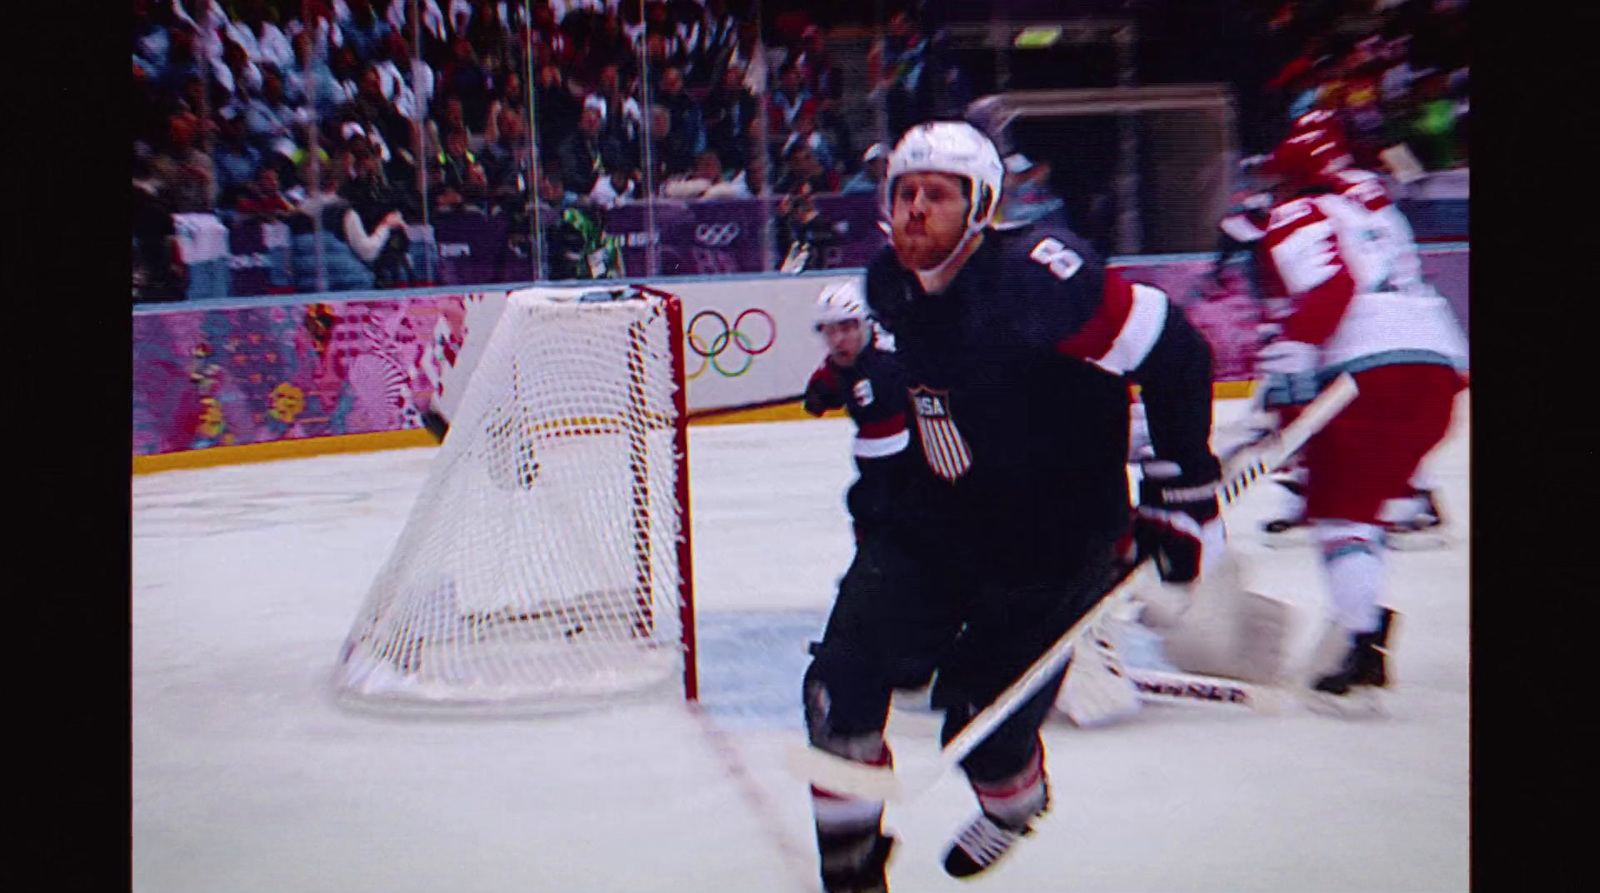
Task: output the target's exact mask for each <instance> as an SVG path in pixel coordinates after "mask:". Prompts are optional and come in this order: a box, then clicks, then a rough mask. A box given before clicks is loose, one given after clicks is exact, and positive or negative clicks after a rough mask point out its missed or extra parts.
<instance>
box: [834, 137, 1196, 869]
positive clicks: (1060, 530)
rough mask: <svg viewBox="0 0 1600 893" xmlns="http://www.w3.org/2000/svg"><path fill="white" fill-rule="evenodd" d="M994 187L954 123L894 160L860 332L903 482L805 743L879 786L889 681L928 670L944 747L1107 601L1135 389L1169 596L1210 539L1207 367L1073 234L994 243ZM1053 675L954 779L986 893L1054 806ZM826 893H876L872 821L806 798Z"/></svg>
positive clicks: (860, 556) (948, 864)
mask: <svg viewBox="0 0 1600 893" xmlns="http://www.w3.org/2000/svg"><path fill="white" fill-rule="evenodd" d="M1002 177H1003V169H1002V166H1001V162H1000V157H999V155H998V153H997V152H996V151H995V147H994V145H993V143H991V142H990V140H989V139H988V138H987V137H986V136H984V135H983V133H981V132H980V131H978V130H977V129H976V128H974V127H972V126H970V125H968V124H965V123H961V122H934V123H929V124H923V125H919V126H917V127H914V128H912V129H911V130H909V131H907V133H906V134H905V136H904V137H902V139H901V140H900V143H899V144H898V145H897V146H896V147H895V149H894V151H893V152H892V153H891V155H890V160H889V167H888V173H887V176H886V191H885V193H884V208H883V210H884V213H885V216H886V217H887V218H888V220H889V221H890V224H891V231H890V245H889V247H887V248H886V249H885V250H884V251H883V253H882V254H880V255H879V256H878V257H877V258H876V259H875V260H874V261H873V262H872V263H871V264H870V265H869V267H868V270H867V278H866V282H867V294H866V297H867V304H868V309H869V311H870V312H871V314H872V315H873V317H874V318H875V319H876V320H877V322H878V323H879V324H880V325H882V326H883V327H884V328H885V329H887V330H888V332H889V333H890V334H891V335H892V336H893V337H894V340H895V357H896V359H897V360H898V361H899V364H900V366H901V368H902V369H903V370H904V374H905V376H906V389H907V394H908V397H909V400H910V412H909V420H910V422H911V424H910V426H909V429H908V430H909V431H910V445H909V446H908V451H909V452H910V454H911V456H912V458H913V460H914V461H911V462H909V463H908V465H907V479H906V481H905V484H904V487H903V488H902V489H901V490H900V492H899V493H898V494H897V496H896V498H895V500H894V502H893V505H892V506H891V510H890V511H889V513H888V514H887V516H886V517H885V518H884V520H883V529H882V532H881V535H876V536H871V537H867V538H865V539H864V540H863V541H862V542H861V543H860V544H859V546H858V549H857V554H856V557H855V560H854V562H853V563H852V565H851V567H850V568H849V570H848V571H847V572H846V574H845V577H844V579H843V580H842V581H841V582H840V588H839V594H838V598H837V600H836V602H835V604H834V608H833V611H832V613H831V615H830V617H829V620H828V626H827V629H826V632H825V634H824V637H823V641H822V642H821V644H820V646H819V647H818V648H816V649H815V652H814V657H813V660H812V663H811V665H810V667H809V668H808V669H807V671H806V675H805V680H804V704H805V712H806V719H807V728H808V733H809V735H810V738H811V743H812V744H813V745H814V746H816V747H819V748H822V749H825V750H828V751H830V752H832V753H834V754H837V755H840V756H843V757H846V758H848V759H853V760H856V761H859V762H863V763H868V764H874V765H886V764H887V763H888V762H889V761H890V753H889V750H888V747H887V745H886V743H885V741H884V737H883V730H884V726H885V724H886V722H887V717H888V711H889V704H890V697H891V692H892V690H893V689H894V687H895V685H896V683H897V681H898V680H901V679H904V678H906V677H907V676H908V675H914V674H916V673H917V672H921V671H924V670H926V669H927V668H928V667H929V666H936V668H937V671H938V678H937V681H936V682H935V685H934V692H933V702H934V706H935V707H936V708H937V709H940V710H942V711H943V712H944V715H945V719H944V726H943V729H942V733H941V734H942V737H943V740H945V741H949V740H950V739H951V738H952V737H954V736H955V735H956V734H957V733H958V732H959V731H960V729H961V728H962V727H963V726H964V725H965V723H966V722H967V721H968V720H969V719H970V718H971V717H972V716H973V715H975V714H976V713H977V712H978V711H979V710H981V709H982V708H983V707H984V706H986V705H987V704H989V703H990V702H991V701H992V700H993V699H994V698H995V697H996V696H997V695H998V694H999V693H1000V692H1001V691H1002V690H1004V689H1005V688H1006V686H1008V685H1009V684H1011V683H1012V682H1013V681H1014V680H1015V679H1017V677H1018V676H1020V675H1021V673H1022V672H1023V671H1024V670H1025V669H1026V668H1027V667H1028V666H1029V664H1031V663H1032V662H1033V661H1035V660H1036V659H1037V658H1038V657H1039V656H1040V655H1041V654H1043V653H1044V651H1045V650H1046V649H1048V648H1049V646H1050V645H1051V644H1052V643H1053V642H1054V641H1055V640H1056V639H1057V638H1059V637H1060V636H1061V635H1062V634H1063V633H1065V631H1066V630H1067V629H1069V628H1070V627H1071V626H1072V624H1073V623H1075V622H1076V621H1077V620H1078V619H1079V618H1080V617H1082V616H1083V615H1084V614H1085V613H1086V612H1087V611H1088V610H1089V609H1090V608H1091V607H1092V606H1093V605H1094V604H1095V603H1096V602H1097V601H1098V600H1099V599H1100V598H1101V597H1102V596H1103V595H1104V594H1105V593H1106V592H1107V591H1108V590H1109V588H1110V587H1111V586H1112V585H1113V584H1114V581H1115V580H1116V579H1117V577H1118V574H1119V570H1120V568H1119V566H1118V562H1119V560H1120V558H1121V556H1122V554H1123V553H1122V552H1121V550H1120V548H1119V546H1120V544H1121V543H1122V542H1123V540H1124V537H1125V534H1126V533H1127V532H1128V530H1129V528H1130V520H1132V517H1133V513H1131V512H1130V509H1129V505H1128V501H1129V500H1128V495H1129V494H1128V482H1127V476H1126V461H1127V456H1128V427H1129V419H1128V384H1129V381H1130V380H1132V381H1134V382H1137V383H1139V384H1140V385H1141V386H1142V393H1143V399H1144V402H1145V405H1146V409H1147V413H1148V422H1149V427H1150V433H1151V439H1152V443H1153V446H1154V449H1155V453H1156V459H1157V460H1158V461H1157V462H1154V463H1151V464H1149V465H1148V466H1147V469H1146V471H1147V473H1146V477H1145V479H1144V481H1143V484H1142V487H1141V490H1142V492H1141V506H1140V508H1139V510H1138V513H1137V517H1138V520H1139V523H1137V524H1135V525H1133V529H1134V530H1135V532H1136V533H1137V534H1138V536H1137V540H1138V541H1139V542H1140V544H1141V548H1142V549H1144V550H1145V551H1146V552H1147V553H1153V554H1154V556H1155V558H1156V564H1157V567H1158V569H1159V570H1160V572H1161V574H1162V576H1163V577H1164V578H1165V579H1166V580H1168V581H1169V582H1175V583H1183V582H1186V581H1192V580H1194V579H1195V577H1196V576H1197V575H1198V574H1199V572H1200V570H1201V568H1202V567H1203V566H1205V562H1206V556H1207V554H1216V552H1218V551H1219V550H1220V547H1221V541H1222V539H1223V534H1222V529H1221V520H1220V518H1219V516H1218V503H1217V498H1216V495H1215V493H1216V490H1215V488H1216V485H1217V483H1218V477H1219V473H1220V469H1219V464H1218V462H1217V459H1216V457H1215V456H1214V455H1213V454H1212V453H1211V449H1210V446H1209V438H1210V433H1211V419H1212V408H1211V353H1210V350H1209V348H1208V346H1207V345H1206V343H1205V341H1204V340H1203V339H1202V338H1201V336H1200V335H1199V333H1198V332H1196V331H1195V329H1194V328H1193V327H1192V326H1191V325H1190V324H1189V322H1188V320H1187V319H1186V318H1185V317H1184V315H1183V313H1182V312H1181V311H1180V310H1178V308H1177V307H1176V306H1175V305H1172V304H1170V303H1169V302H1168V299H1167V296H1166V294H1164V293H1163V292H1161V291H1160V290H1158V289H1155V288H1151V287H1148V286H1144V285H1133V284H1129V283H1126V282H1123V281H1121V280H1120V279H1118V278H1116V277H1115V276H1114V275H1113V274H1110V273H1108V272H1107V271H1106V269H1105V267H1104V264H1103V262H1102V260H1101V259H1100V258H1099V257H1097V256H1096V255H1095V253H1094V252H1093V250H1092V249H1091V248H1090V247H1089V245H1088V244H1087V243H1086V242H1085V241H1084V240H1083V239H1081V238H1080V237H1078V236H1077V235H1076V234H1074V233H1073V232H1071V231H1070V230H1068V229H1065V228H1062V227H1059V226H1051V225H1033V226H1026V227H1021V228H1018V229H1015V230H1010V231H1006V232H1000V231H996V230H993V229H991V228H990V224H991V223H992V220H993V215H994V211H995V207H996V204H997V203H998V201H999V198H1000V190H1001V181H1002ZM1060 684H1061V676H1060V675H1058V676H1057V677H1056V679H1055V680H1054V681H1053V682H1052V683H1051V684H1049V685H1046V686H1045V687H1044V688H1043V689H1042V690H1041V691H1039V692H1038V693H1037V694H1036V695H1035V696H1034V697H1033V698H1031V699H1030V700H1029V701H1028V702H1027V703H1026V704H1025V705H1024V706H1023V707H1022V708H1020V709H1019V710H1018V711H1017V712H1016V713H1014V714H1013V715H1012V716H1011V717H1010V718H1009V719H1008V720H1007V721H1006V722H1004V723H1002V724H1001V725H1000V726H998V727H997V728H996V729H995V731H994V732H993V733H991V734H990V735H989V737H988V738H987V739H985V741H984V742H983V743H982V744H980V745H979V746H978V747H977V748H976V749H975V750H973V752H972V753H971V754H970V755H969V756H968V757H967V758H966V759H965V760H964V761H963V762H962V768H963V770H964V771H965V773H966V775H967V778H968V780H969V783H970V784H971V787H972V789H973V792H974V793H975V794H976V797H977V802H978V806H979V809H980V811H979V814H978V815H977V816H976V817H975V818H974V819H973V821H972V822H971V823H970V824H969V825H968V826H967V827H966V828H965V829H964V830H963V831H961V832H960V834H959V835H958V836H957V838H956V840H955V841H954V842H953V843H952V844H951V846H950V847H949V849H948V850H947V852H946V856H945V861H944V867H945V870H946V871H947V872H948V873H950V874H952V875H954V876H957V877H970V876H973V875H976V874H978V873H979V872H982V871H984V870H985V869H987V868H988V867H990V866H991V865H993V864H994V863H995V861H996V860H998V859H999V858H1000V857H1001V856H1002V855H1004V854H1005V853H1006V852H1007V851H1008V850H1009V849H1010V848H1011V846H1012V845H1013V844H1014V843H1015V842H1016V841H1017V840H1018V839H1020V837H1022V836H1023V835H1025V834H1027V833H1028V832H1029V831H1030V829H1031V827H1032V825H1033V823H1034V822H1035V821H1036V820H1037V819H1038V818H1039V816H1041V815H1042V814H1043V813H1044V812H1045V810H1046V808H1047V807H1048V805H1049V801H1050V793H1049V784H1048V779H1047V776H1046V771H1045V760H1044V749H1043V743H1042V740H1041V738H1040V735H1039V728H1040V725H1041V724H1042V722H1043V721H1044V718H1045V716H1046V715H1047V713H1048V711H1049V709H1050V706H1051V704H1052V702H1053V701H1054V700H1055V698H1056V696H1057V691H1058V689H1059V687H1060ZM813 804H814V807H815V815H816V824H817V840H818V845H819V850H820V852H819V856H820V862H821V869H822V880H823V887H824V889H826V890H828V891H830V893H833V891H866V890H886V889H887V880H886V867H885V866H886V862H887V859H888V856H889V853H890V850H891V847H892V844H893V838H892V837H890V836H888V835H885V834H884V833H883V830H882V821H881V820H882V814H883V804H882V803H881V802H875V801H864V800H860V799H857V798H849V797H839V796H833V795H831V794H830V793H829V792H827V791H819V790H817V789H816V788H813Z"/></svg>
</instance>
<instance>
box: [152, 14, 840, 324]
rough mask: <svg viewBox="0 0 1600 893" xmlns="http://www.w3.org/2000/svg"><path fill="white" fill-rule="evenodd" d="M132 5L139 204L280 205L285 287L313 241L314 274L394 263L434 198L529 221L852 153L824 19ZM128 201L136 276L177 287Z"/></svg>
mask: <svg viewBox="0 0 1600 893" xmlns="http://www.w3.org/2000/svg"><path fill="white" fill-rule="evenodd" d="M133 5H134V17H135V28H134V33H133V88H134V116H135V132H134V147H133V149H134V152H133V154H134V183H135V186H134V188H135V202H136V205H138V206H139V207H140V208H141V209H143V212H149V211H154V210H158V209H163V208H164V209H165V210H167V211H168V212H170V213H172V214H176V215H185V214H202V215H204V214H214V215H216V216H217V218H218V219H219V220H220V221H221V222H222V223H223V224H226V225H231V224H233V223H235V222H238V221H250V220H273V221H282V222H285V223H288V224H289V226H290V228H291V231H292V232H293V238H294V241H295V251H294V257H295V268H296V269H295V273H296V275H295V282H294V287H295V289H296V290H307V289H310V288H312V287H314V286H315V285H316V284H317V283H315V282H313V281H312V280H313V279H314V278H316V277H314V276H313V275H312V273H313V270H311V268H310V257H311V255H313V254H317V253H320V255H321V258H322V259H321V260H320V261H319V262H318V264H319V265H320V266H322V267H323V268H324V269H323V270H322V273H323V276H324V278H323V279H321V280H319V281H320V282H321V284H322V285H324V286H326V287H327V288H329V289H332V290H338V289H344V288H351V287H372V286H374V285H377V286H382V285H385V284H392V283H393V280H394V278H395V277H393V276H390V277H386V276H385V270H386V269H387V268H386V266H385V265H384V264H383V263H382V261H381V258H382V257H384V256H385V255H386V254H388V255H394V256H396V257H397V258H400V259H403V258H404V254H405V252H404V247H403V245H397V243H402V242H404V240H405V236H404V234H405V232H406V228H405V227H406V225H407V224H416V223H421V222H423V221H425V220H427V219H429V218H431V217H433V216H435V215H438V214H447V213H451V212H462V211H464V212H471V213H481V214H507V215H512V216H513V217H514V218H515V219H516V220H517V221H518V223H519V224H520V227H514V229H518V228H520V230H521V231H523V232H524V233H525V232H526V231H527V229H528V225H527V219H528V218H529V216H530V215H531V214H533V213H535V212H536V211H537V210H538V209H539V208H540V207H544V208H546V209H554V210H556V211H561V210H565V209H567V208H573V207H576V208H589V209H606V208H612V207H615V206H617V205H618V204H622V203H626V202H631V201H638V200H640V199H642V198H644V197H646V196H647V195H655V196H659V197H666V198H674V199H683V200H693V199H705V198H732V197H748V196H752V195H761V194H771V193H772V192H773V191H774V190H777V191H782V192H791V191H792V192H802V191H817V192H833V191H838V190H839V189H840V188H841V187H842V186H843V185H844V183H845V182H846V181H847V180H849V179H850V178H852V177H854V176H855V175H856V174H857V173H858V172H859V170H860V168H861V161H860V159H859V157H858V153H857V149H856V147H855V146H854V145H853V143H852V133H851V131H850V128H849V126H848V125H847V123H846V122H845V119H844V118H843V117H842V116H841V115H840V114H839V108H838V103H839V100H840V98H841V96H842V84H841V79H840V73H839V69H838V66H837V65H836V64H835V63H834V61H833V59H832V57H831V55H830V53H829V50H828V48H827V45H826V41H825V39H824V36H823V34H822V32H821V30H820V29H818V28H816V27H815V26H805V27H800V28H797V29H794V30H793V33H783V34H782V36H781V42H780V43H779V44H778V45H777V46H767V45H766V44H764V43H763V42H762V40H761V34H760V32H759V31H758V28H757V23H756V22H754V21H751V20H747V19H741V18H740V17H738V16H736V15H734V14H732V13H731V12H730V11H729V4H728V2H727V0H706V2H705V3H704V4H703V5H702V4H701V3H699V2H696V0H670V2H660V0H655V2H648V3H645V4H642V13H641V4H637V3H619V2H617V0H609V2H600V0H553V2H537V3H533V4H531V5H528V6H526V7H525V6H524V4H522V3H517V2H493V0H420V2H417V3H413V2H412V0H278V2H273V0H233V2H230V3H228V4H227V5H226V6H225V5H224V4H223V3H221V2H219V0H134V4H133ZM414 8H415V9H416V10H419V11H420V19H421V20H420V22H415V23H414V22H411V21H410V20H409V16H411V15H412V14H413V12H412V11H413V9H414ZM530 93H531V94H532V97H531V98H532V100H533V101H532V102H531V104H530V95H529V94H530ZM763 100H764V101H763ZM530 105H531V108H532V110H533V114H532V115H530ZM535 117H536V119H535V120H530V118H535ZM536 158H537V163H538V177H537V178H535V177H534V176H533V173H534V172H533V165H534V164H535V159H536ZM536 180H537V182H538V188H537V189H535V187H534V184H535V181H536ZM859 185H860V184H859V183H857V185H856V187H853V188H859ZM145 218H148V219H146V223H145V224H144V225H143V227H142V228H143V229H145V230H148V231H147V232H140V231H139V229H140V228H141V227H139V226H136V232H135V237H136V241H140V239H139V237H141V236H143V237H145V238H144V239H143V242H144V243H146V244H141V245H138V246H136V259H139V258H141V257H142V258H146V259H147V260H148V263H146V264H145V269H143V270H142V271H136V284H139V285H143V286H144V294H143V299H145V300H159V299H162V298H177V297H181V296H182V290H181V288H180V287H179V286H180V285H181V283H179V282H175V281H174V278H173V277H174V276H177V275H178V272H177V271H178V268H179V267H180V266H181V265H180V264H177V263H171V262H161V257H162V255H163V253H164V251H163V249H161V243H162V242H163V241H165V240H169V239H170V238H171V234H170V232H169V233H167V234H165V238H164V237H163V234H162V233H161V232H160V227H159V226H157V225H156V220H155V215H152V214H149V213H144V214H143V218H141V219H145ZM152 227H154V229H152ZM151 242H154V243H155V244H149V243H151ZM524 244H526V243H525V242H524ZM319 246H320V249H319ZM165 254H166V255H168V256H169V257H168V260H170V255H171V254H172V251H171V250H166V251H165ZM351 254H353V255H354V259H355V260H356V261H357V263H344V264H343V266H342V267H341V269H342V270H343V273H350V274H353V275H351V276H345V275H343V273H339V274H338V275H334V274H335V272H336V271H334V270H333V269H331V268H328V264H329V261H328V258H329V257H330V256H333V255H337V256H338V257H339V258H341V259H342V260H343V261H346V262H348V261H350V260H351V258H350V257H348V255H351ZM363 267H365V268H367V269H368V270H369V272H370V273H371V275H364V274H361V272H360V270H361V268H363ZM386 278H387V280H388V281H386ZM328 279H332V280H334V281H331V282H329V281H326V280H328Z"/></svg>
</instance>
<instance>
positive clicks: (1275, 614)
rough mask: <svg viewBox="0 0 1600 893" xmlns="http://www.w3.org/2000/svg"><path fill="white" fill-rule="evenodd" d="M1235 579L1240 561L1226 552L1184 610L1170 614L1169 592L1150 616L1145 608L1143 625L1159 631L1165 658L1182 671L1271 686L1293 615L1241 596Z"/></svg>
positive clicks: (1273, 602) (1277, 604)
mask: <svg viewBox="0 0 1600 893" xmlns="http://www.w3.org/2000/svg"><path fill="white" fill-rule="evenodd" d="M1239 578H1240V567H1239V559H1238V557H1237V556H1236V555H1234V554H1233V553H1232V552H1228V553H1226V554H1225V556H1224V560H1222V561H1220V562H1218V564H1217V566H1216V567H1215V568H1214V569H1213V570H1212V571H1211V572H1210V573H1208V574H1205V575H1204V576H1202V577H1201V578H1200V579H1199V580H1198V581H1196V583H1195V584H1194V585H1193V586H1191V587H1188V591H1187V592H1186V593H1184V595H1186V596H1187V601H1188V605H1187V608H1186V609H1185V610H1183V611H1181V612H1175V611H1173V610H1172V609H1171V607H1170V602H1171V601H1173V600H1174V599H1173V596H1174V594H1173V593H1170V592H1164V593H1163V596H1165V597H1166V600H1167V601H1168V606H1166V609H1165V610H1162V611H1158V612H1156V613H1155V614H1152V613H1151V611H1150V610H1149V609H1148V608H1147V609H1146V612H1145V615H1144V616H1145V622H1146V624H1147V625H1149V626H1151V628H1152V629H1156V630H1157V631H1159V632H1161V633H1162V636H1163V642H1162V646H1163V651H1164V652H1165V653H1166V656H1167V659H1168V660H1169V661H1170V662H1171V663H1172V664H1173V665H1174V666H1176V667H1178V668H1179V669H1180V670H1183V671H1184V672H1186V673H1196V674H1200V675H1204V676H1222V677H1227V678H1231V679H1241V680H1244V681H1247V682H1260V683H1269V684H1270V683H1275V682H1277V681H1279V680H1280V679H1281V678H1282V675H1283V668H1284V663H1285V657H1286V655H1287V652H1288V643H1289V636H1290V633H1291V629H1292V626H1293V619H1294V618H1293V611H1292V610H1291V609H1290V607H1289V606H1288V605H1286V604H1284V603H1283V602H1281V601H1278V600H1277V599H1273V598H1268V597H1267V596H1264V595H1260V594H1258V593H1254V592H1246V591H1245V590H1244V588H1243V587H1242V585H1241V583H1240V579H1239ZM1162 588H1163V589H1164V590H1169V589H1171V588H1172V587H1162ZM1163 621H1164V622H1163Z"/></svg>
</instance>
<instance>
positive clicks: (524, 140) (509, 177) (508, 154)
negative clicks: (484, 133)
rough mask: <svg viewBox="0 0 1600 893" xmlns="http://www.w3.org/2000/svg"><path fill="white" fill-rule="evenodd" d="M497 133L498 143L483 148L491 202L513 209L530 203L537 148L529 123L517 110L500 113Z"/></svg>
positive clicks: (496, 141)
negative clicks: (531, 137)
mask: <svg viewBox="0 0 1600 893" xmlns="http://www.w3.org/2000/svg"><path fill="white" fill-rule="evenodd" d="M495 131H496V133H495V140H494V142H491V143H489V144H487V145H485V146H484V147H483V169H484V173H485V175H486V176H487V177H488V181H489V194H490V198H491V200H492V201H493V202H494V203H495V204H496V205H497V206H499V207H502V208H505V209H508V210H509V209H510V208H511V207H513V206H520V205H523V204H526V203H527V198H528V195H527V192H528V180H529V175H530V173H531V170H530V166H531V165H532V163H533V146H532V144H531V143H530V141H529V139H528V125H527V122H526V120H525V119H524V118H523V117H522V114H521V113H520V112H517V111H514V110H513V109H509V108H505V109H501V110H500V113H499V115H498V117H497V125H496V127H495Z"/></svg>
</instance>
